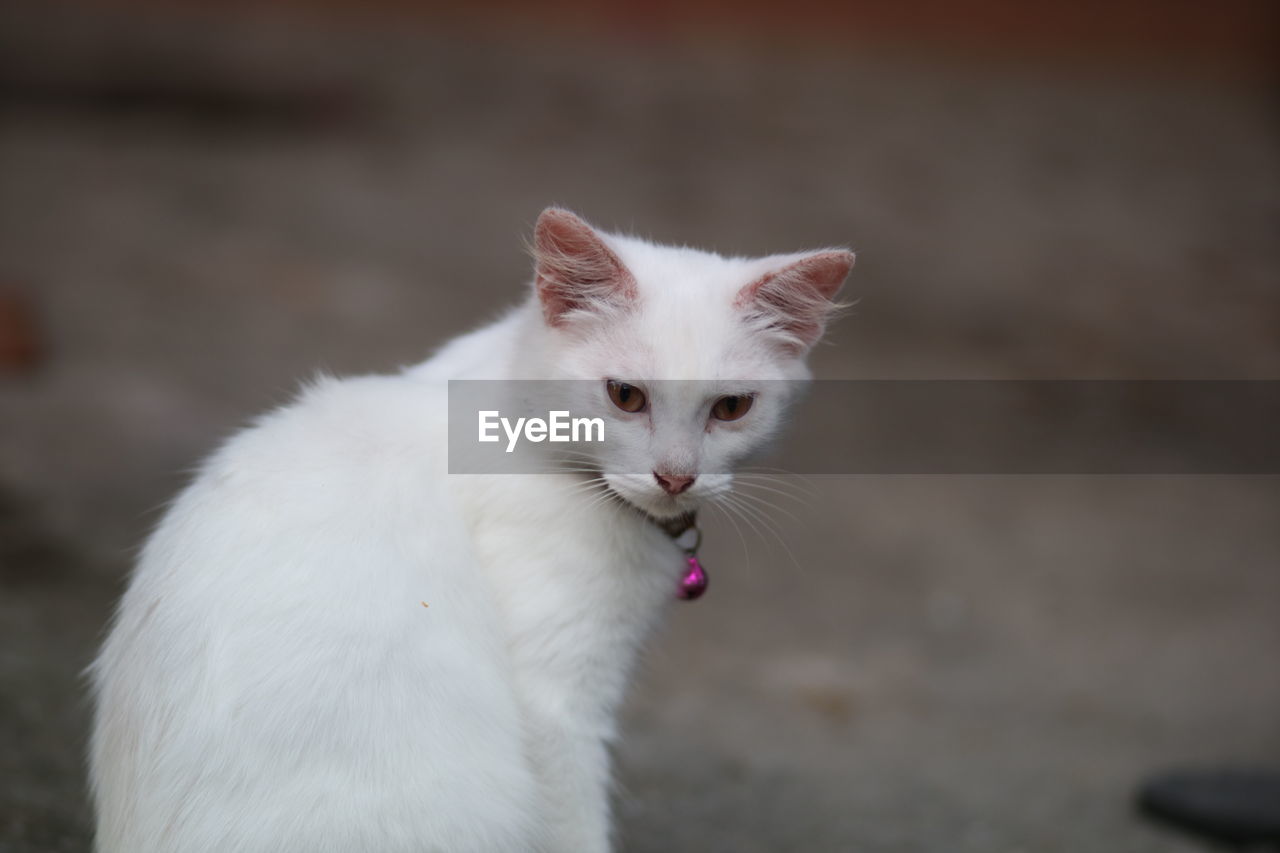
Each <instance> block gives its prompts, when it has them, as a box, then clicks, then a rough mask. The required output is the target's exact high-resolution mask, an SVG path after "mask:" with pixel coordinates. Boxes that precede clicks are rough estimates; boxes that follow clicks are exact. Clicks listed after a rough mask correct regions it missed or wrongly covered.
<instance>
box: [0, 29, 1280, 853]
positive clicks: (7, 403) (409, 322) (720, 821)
mask: <svg viewBox="0 0 1280 853" xmlns="http://www.w3.org/2000/svg"><path fill="white" fill-rule="evenodd" d="M6 14H7V15H8V16H9V19H8V20H6V21H5V26H0V31H2V32H3V36H2V38H3V41H4V44H3V51H4V53H5V55H6V56H7V57H8V58H9V60H10V65H9V67H8V70H7V71H6V72H5V73H6V75H7V76H6V80H5V82H6V91H7V93H8V94H9V95H10V97H9V98H8V99H7V101H6V105H5V107H4V110H5V115H4V118H5V121H4V124H3V127H2V129H0V188H2V190H0V277H2V280H0V286H4V287H5V288H6V289H8V290H11V291H16V292H18V293H19V294H21V295H22V296H23V297H24V298H25V299H26V300H27V301H28V302H30V303H31V304H32V305H33V307H34V310H35V313H36V315H37V316H38V318H39V320H40V323H41V325H42V329H43V333H44V341H45V348H46V351H47V359H46V361H45V363H44V365H43V367H42V368H41V369H40V370H38V371H36V372H33V373H25V374H21V375H15V376H10V377H8V378H6V379H4V380H3V381H4V384H3V385H0V423H2V424H3V429H2V431H0V490H2V491H0V584H2V593H0V738H3V742H0V851H5V853H18V852H19V851H22V853H27V851H48V850H84V849H86V847H87V843H88V841H87V839H88V818H87V814H86V807H85V802H84V797H83V787H82V785H83V783H82V772H81V758H80V756H81V751H82V748H83V739H84V733H85V721H86V708H85V704H84V701H83V695H82V691H81V686H80V684H79V682H78V673H79V671H80V670H81V669H82V668H83V666H84V665H85V664H86V663H87V662H88V661H89V659H90V657H91V655H92V652H93V648H94V645H95V643H96V642H97V639H98V637H99V635H100V632H101V630H102V626H103V624H104V621H105V619H106V618H107V615H108V613H109V608H110V606H111V601H112V599H113V597H114V596H115V595H116V594H117V591H118V589H119V584H120V579H121V578H122V576H123V574H124V572H125V571H126V570H127V566H128V560H129V553H130V550H131V549H132V548H133V547H135V546H136V544H137V542H138V541H139V539H140V537H141V536H142V535H143V534H144V532H145V530H146V528H147V526H148V525H149V524H150V523H152V521H153V520H154V518H155V514H154V512H155V508H156V507H157V506H159V505H160V504H161V502H163V501H164V500H165V499H166V498H167V497H168V496H169V495H171V494H172V492H173V491H174V489H176V488H177V487H179V486H180V484H181V482H182V477H183V475H182V471H183V470H184V469H185V468H187V467H188V466H190V465H191V464H192V463H193V462H194V461H195V460H197V459H198V458H199V456H200V455H201V454H202V453H204V452H205V451H207V450H208V449H209V447H210V446H211V445H212V444H213V443H214V442H216V441H217V440H218V438H219V437H221V436H223V435H225V434H227V432H228V431H229V430H232V429H233V428H235V427H236V426H237V425H238V424H240V423H242V422H243V421H244V419H245V418H246V417H247V416H249V415H250V414H252V413H254V412H256V411H259V410H261V409H263V408H264V407H267V406H270V405H272V404H274V403H277V402H280V401H282V400H284V399H286V398H287V396H288V393H289V391H290V389H291V388H292V387H294V384H295V383H296V382H297V381H298V380H299V378H301V377H305V376H306V375H308V374H309V373H310V372H312V371H314V370H315V369H317V368H319V367H324V368H327V369H329V370H332V371H336V372H341V373H351V372H359V371H365V370H377V369H388V368H392V367H394V366H396V365H399V364H403V363H409V362H412V361H415V360H417V359H419V358H421V357H422V356H423V355H424V354H425V353H426V352H428V351H429V350H430V348H432V347H433V346H435V345H436V344H438V343H439V342H441V341H442V340H444V339H445V338H446V337H447V336H448V335H449V334H451V333H454V332H456V331H458V330H461V329H464V328H466V327H468V326H470V325H473V324H475V323H477V322H479V321H480V320H482V319H483V318H484V317H486V316H488V315H489V314H491V313H492V312H493V311H495V310H496V309H497V308H498V307H500V306H501V305H503V304H505V303H507V302H509V301H510V300H511V299H513V298H515V297H516V296H517V294H518V293H519V292H520V289H521V287H522V286H523V282H524V280H525V275H526V272H525V269H526V267H525V264H526V261H525V258H524V256H523V254H522V248H521V244H520V241H521V239H522V237H523V236H524V235H526V234H527V233H528V228H529V226H530V224H531V223H532V221H533V219H534V217H535V216H536V214H537V212H538V210H539V209H540V208H541V207H542V206H543V205H545V204H547V203H549V202H558V203H562V204H566V205H569V206H572V207H575V208H577V209H579V210H580V211H581V212H583V213H584V214H586V215H587V216H589V217H591V218H593V219H595V220H596V221H598V222H600V223H601V224H604V225H617V226H621V227H628V228H630V227H634V228H635V229H636V230H638V231H641V232H643V233H647V234H651V235H652V236H654V237H657V238H660V239H666V240H673V241H679V242H688V243H691V244H696V245H704V246H713V247H716V248H719V249H722V250H726V251H734V252H744V253H745V252H766V251H775V250H789V249H793V248H796V247H800V246H806V245H826V244H839V243H848V242H851V243H853V244H854V245H855V246H856V247H857V248H858V249H859V250H860V260H859V266H858V269H857V271H856V273H855V276H854V279H853V283H852V284H853V286H852V291H853V293H854V294H855V295H857V296H859V297H861V300H862V301H861V303H860V305H859V308H858V310H857V312H856V313H855V314H854V315H853V316H851V317H849V318H848V319H846V320H845V321H843V323H842V325H841V326H840V328H839V329H838V330H837V332H836V334H835V336H834V342H835V345H834V346H831V347H825V348H823V350H822V351H821V352H820V354H819V372H820V373H823V374H824V375H828V376H857V377H928V378H939V377H954V378H961V377H1019V378H1066V377H1074V378H1080V377H1104V378H1105V377H1109V378H1232V377H1242V378H1246V377H1247V378H1273V379H1274V378H1278V377H1280V343H1278V341H1280V325H1278V323H1280V294H1278V292H1277V285H1276V282H1277V279H1278V274H1280V248H1278V246H1277V242H1276V240H1275V235H1276V225H1277V224H1278V222H1280V215H1278V214H1280V181H1278V180H1277V178H1278V177H1280V157H1278V156H1277V146H1276V145H1275V142H1276V140H1275V132H1274V130H1275V129H1274V126H1273V125H1272V123H1271V114H1270V112H1269V110H1270V107H1271V101H1270V100H1269V97H1268V93H1267V92H1266V91H1264V90H1255V89H1253V88H1251V87H1250V86H1249V85H1247V84H1241V83H1236V84H1225V83H1223V84H1210V83H1203V82H1194V80H1193V79H1192V80H1185V79H1177V78H1163V79H1154V78H1146V79H1142V78H1137V77H1125V76H1118V77H1117V76H1114V75H1113V76H1101V75H1094V74H1091V73H1088V71H1087V69H1086V70H1084V71H1081V70H1080V69H1076V70H1074V71H1066V70H1058V71H1054V70H1046V69H1040V70H1037V71H1034V72H1033V71H1025V72H1024V71H1020V70H1018V69H1016V68H1009V67H990V68H977V67H956V66H944V65H937V64H931V63H930V62H928V61H925V60H922V59H918V58H917V59H907V58H902V57H893V56H884V55H869V54H863V53H859V54H857V55H825V56H812V55H810V56H799V55H791V54H788V53H786V52H785V51H775V52H768V53H765V54H763V55H762V54H760V53H758V52H755V51H751V50H743V49H731V48H725V49H718V50H716V51H713V52H705V51H704V52H697V51H694V50H692V49H686V48H682V49H673V50H667V51H658V50H657V49H656V48H654V47H652V46H650V47H637V46H631V47H617V48H613V49H606V48H602V47H601V46H599V45H596V46H594V47H592V46H583V45H575V44H571V43H563V44H559V45H551V46H548V45H543V46H542V47H530V46H529V45H527V44H515V43H504V42H502V41H501V40H492V41H476V40H460V39H456V38H451V37H448V36H445V35H441V34H433V33H430V32H426V33H423V32H414V33H407V32H403V31H402V32H398V33H390V32H385V31H377V30H373V29H369V30H361V29H358V28H349V29H347V30H345V31H342V30H334V29H331V30H324V29H319V28H315V29H306V28H301V29H299V28H297V27H294V26H292V25H289V26H286V25H283V24H280V23H276V24H274V25H267V26H263V25H254V26H252V27H250V26H248V25H234V26H228V25H225V24H220V25H218V26H214V25H213V24H212V23H211V22H203V21H195V22H194V23H192V22H188V23H186V24H183V23H178V24H173V23H165V22H163V21H160V22H158V23H155V24H150V23H147V20H149V19H135V20H134V21H133V22H131V23H129V24H128V25H125V24H124V23H123V22H122V21H121V20H119V19H117V18H112V17H109V16H107V17H102V16H97V15H88V14H87V13H86V14H81V13H77V15H75V16H71V17H68V16H65V15H64V16H60V17H58V19H57V20H55V19H54V17H53V16H49V17H43V18H32V17H30V16H29V15H30V12H28V13H27V14H25V15H18V13H17V12H16V11H14V10H10V11H9V12H8V13H6ZM156 80H162V81H164V83H165V85H163V86H159V87H158V88H157V86H156V85H155V81H156ZM103 81H107V84H110V85H106V84H104V83H103ZM113 81H114V82H113ZM139 81H141V83H140V82H139ZM86 82H90V83H94V84H95V85H96V86H98V88H99V89H100V91H97V92H96V93H94V92H89V93H86V91H85V89H86ZM113 86H114V88H112V87H113ZM89 88H92V87H89ZM104 88H105V89H106V91H105V92H104V91H101V90H102V89H104ZM140 89H141V90H142V92H143V94H142V95H139V90H140ZM192 91H195V92H197V95H198V96H196V97H193V96H192V95H191V92H192ZM122 93H123V94H122ZM200 93H202V94H200ZM245 93H250V94H251V95H252V97H249V96H246V94H245ZM264 93H265V94H264ZM255 98H256V100H255ZM1157 427H1158V425H1157V424H1153V429H1154V428H1157ZM851 440H854V439H852V438H851ZM797 489H798V490H800V491H801V498H800V500H798V501H795V502H793V503H787V504H786V505H787V506H788V507H789V508H790V510H791V512H792V513H794V514H795V515H796V516H798V518H791V517H789V516H787V515H785V514H781V513H779V514H776V515H775V524H776V526H777V527H778V531H779V536H780V538H781V540H783V541H784V542H785V545H784V544H782V543H781V542H780V541H779V539H778V538H775V537H774V536H773V535H772V534H770V533H768V532H752V531H750V530H743V531H742V536H741V538H740V537H739V535H738V532H737V531H735V529H734V527H733V526H732V525H730V524H728V523H726V522H725V521H724V520H723V519H720V520H713V521H712V522H711V530H710V531H709V535H708V544H707V548H706V552H705V553H706V562H707V564H708V565H709V566H710V567H711V569H712V572H713V575H714V584H713V588H712V591H711V592H710V593H709V595H708V597H707V598H706V599H704V600H703V601H700V602H698V603H697V604H696V605H692V606H687V607H681V608H679V609H678V611H677V612H676V613H675V615H674V617H673V619H672V620H671V624H670V625H669V626H668V630H667V631H666V633H665V634H664V635H663V636H662V637H661V638H660V639H659V641H658V642H657V643H656V644H655V647H654V649H653V651H652V654H651V655H650V657H649V659H648V663H647V666H646V669H645V674H644V676H643V678H642V679H641V681H640V683H639V684H638V685H637V687H636V690H635V692H634V695H633V700H632V702H631V703H630V705H629V708H628V712H627V715H626V731H627V737H626V739H625V740H624V742H623V743H622V745H621V746H620V748H619V750H618V758H619V764H620V768H621V770H620V775H621V792H620V797H619V804H618V812H619V815H620V839H621V847H622V849H623V850H626V851H635V853H642V852H643V851H653V853H658V851H670V850H688V851H726V853H730V852H731V853H754V851H780V850H795V851H846V850H849V851H949V853H950V852H951V851H961V853H1013V851H1035V853H1049V851H1132V853H1178V851H1183V853H1190V851H1195V850H1199V849H1201V848H1200V847H1198V846H1196V845H1195V844H1194V843H1191V842H1188V841H1185V840H1183V839H1181V838H1178V837H1175V836H1173V835H1171V834H1168V833H1166V832H1164V831H1162V830H1159V829H1155V828H1151V827H1149V826H1147V825H1145V824H1144V823H1142V822H1141V821H1140V820H1139V819H1137V818H1135V817H1134V816H1133V815H1132V813H1131V810H1130V805H1129V800H1130V795H1131V791H1132V786H1133V784H1134V782H1135V780H1136V779H1137V778H1139V777H1140V776H1141V775H1142V774H1143V773H1144V772H1146V771H1148V770H1150V769H1152V768H1157V767H1160V766H1164V765H1166V764H1169V763H1185V762H1196V761H1219V760H1239V761H1250V762H1273V763H1274V762H1278V761H1280V668H1277V667H1276V666H1275V660H1276V654H1277V652H1280V525H1277V524H1276V518H1277V517H1278V513H1277V510H1278V509H1280V482H1278V481H1277V479H1275V478H1226V477H1201V478H1190V477H1184V478H1175V477H1144V478H1114V477H1113V478H1104V477H963V478H962V477H874V478H871V477H869V478H815V479H812V480H810V481H808V482H807V483H801V484H797ZM775 499H776V500H777V501H779V502H783V503H786V501H788V500H789V499H785V498H782V497H780V496H779V497H776V498H775Z"/></svg>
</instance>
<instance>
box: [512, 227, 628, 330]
mask: <svg viewBox="0 0 1280 853" xmlns="http://www.w3.org/2000/svg"><path fill="white" fill-rule="evenodd" d="M533 240H534V254H535V256H536V259H537V288H538V298H539V299H540V300H541V302H542V310H543V314H544V315H545V316H546V319H547V322H548V323H550V324H551V325H559V323H560V322H561V321H562V320H563V319H564V317H565V315H567V314H569V313H570V312H572V311H583V310H591V309H592V308H599V307H603V306H604V305H605V304H618V303H620V302H622V301H625V300H628V299H634V298H635V295H636V289H635V279H634V278H633V277H632V276H631V273H630V272H629V271H628V270H627V268H626V267H625V266H623V264H622V261H620V260H618V257H617V255H615V254H614V253H613V251H612V250H610V249H609V247H608V246H606V245H605V243H604V241H603V240H602V239H601V238H600V235H599V234H597V233H596V232H595V230H594V229H592V227H591V226H590V225H588V224H587V223H585V222H583V221H582V220H581V219H579V218H578V217H577V216H575V215H574V214H572V213H570V212H569V211H567V210H560V209H558V208H548V209H547V210H545V211H543V213H542V215H541V216H540V217H538V224H537V227H536V228H535V229H534V238H533Z"/></svg>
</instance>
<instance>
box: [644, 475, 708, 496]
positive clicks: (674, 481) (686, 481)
mask: <svg viewBox="0 0 1280 853" xmlns="http://www.w3.org/2000/svg"><path fill="white" fill-rule="evenodd" d="M653 479H655V480H657V481H658V485H659V486H662V490H663V491H664V492H666V493H667V494H669V495H678V494H680V493H681V492H684V491H687V490H688V488H689V487H690V486H692V485H693V481H694V480H696V479H698V477H697V475H694V476H691V477H681V476H678V475H676V474H659V473H658V472H657V471H654V472H653Z"/></svg>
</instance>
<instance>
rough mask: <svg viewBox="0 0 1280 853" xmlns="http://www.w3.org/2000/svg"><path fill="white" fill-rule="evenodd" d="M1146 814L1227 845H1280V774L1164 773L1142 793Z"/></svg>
mask: <svg viewBox="0 0 1280 853" xmlns="http://www.w3.org/2000/svg"><path fill="white" fill-rule="evenodd" d="M1138 807H1139V808H1140V809H1141V810H1142V811H1143V812H1144V813H1145V814H1147V815H1150V816H1151V817H1154V818H1156V819H1158V820H1161V821H1164V822H1165V823H1169V824H1172V825H1174V826H1177V827H1179V828H1180V829H1185V830H1188V831H1190V832H1194V833H1197V834H1199V835H1202V836H1204V837H1206V838H1211V839H1214V840H1215V841H1222V842H1226V843H1228V844H1241V845H1261V844H1268V845H1280V770H1254V769H1249V770H1245V769H1218V770H1186V771H1178V772H1173V773H1165V774H1161V775H1159V776H1154V777H1152V778H1150V779H1148V780H1147V781H1146V782H1145V783H1144V784H1143V785H1142V787H1141V788H1140V789H1139V791H1138Z"/></svg>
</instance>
